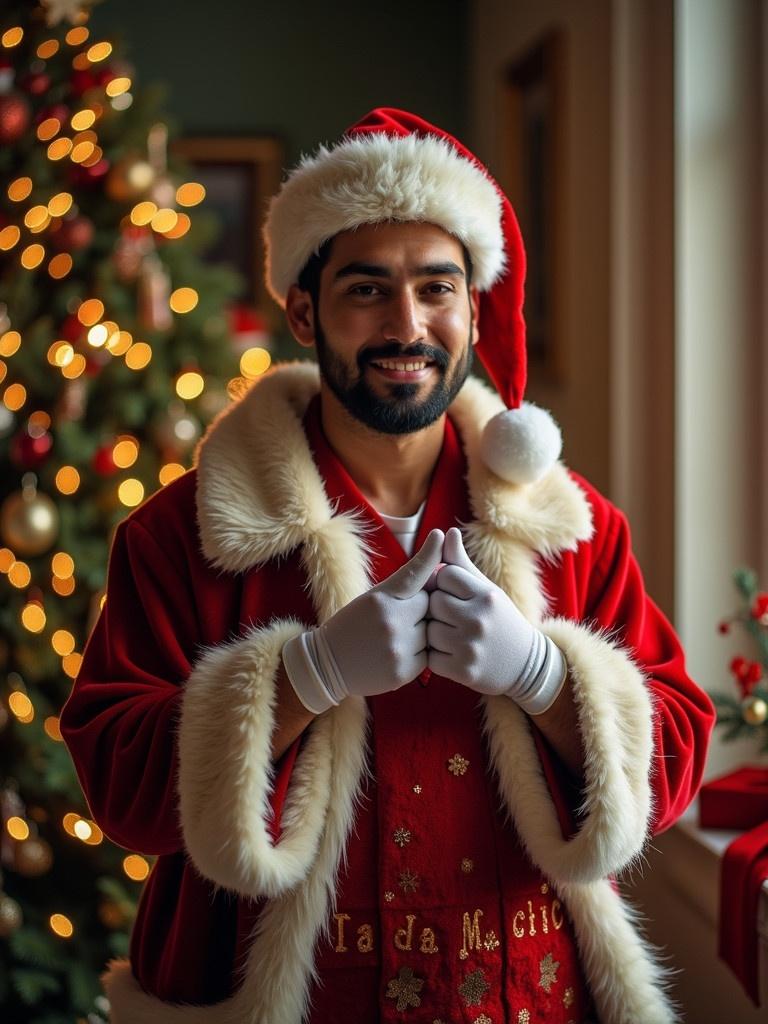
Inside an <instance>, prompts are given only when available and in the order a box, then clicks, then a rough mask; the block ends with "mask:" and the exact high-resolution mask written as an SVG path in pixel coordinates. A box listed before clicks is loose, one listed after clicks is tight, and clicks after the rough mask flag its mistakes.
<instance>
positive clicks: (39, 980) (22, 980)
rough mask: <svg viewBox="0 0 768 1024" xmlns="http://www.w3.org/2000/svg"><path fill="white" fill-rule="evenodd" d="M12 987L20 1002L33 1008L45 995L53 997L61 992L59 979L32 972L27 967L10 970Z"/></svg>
mask: <svg viewBox="0 0 768 1024" xmlns="http://www.w3.org/2000/svg"><path fill="white" fill-rule="evenodd" d="M11 981H12V983H13V987H14V988H15V989H16V992H17V993H18V995H19V998H20V999H21V1000H22V1002H24V1003H26V1004H27V1006H34V1005H35V1003H39V1002H40V1000H41V999H42V998H43V997H44V996H47V995H55V994H57V993H58V992H60V991H61V979H60V978H57V977H56V976H55V975H53V974H48V973H47V972H45V971H34V970H32V969H31V968H28V967H14V968H12V969H11Z"/></svg>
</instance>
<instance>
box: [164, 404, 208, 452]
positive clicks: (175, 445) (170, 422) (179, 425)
mask: <svg viewBox="0 0 768 1024" xmlns="http://www.w3.org/2000/svg"><path fill="white" fill-rule="evenodd" d="M201 429H202V427H201V425H200V421H199V420H198V419H196V418H195V417H194V416H191V415H190V414H189V412H188V411H187V407H186V406H185V405H184V403H183V402H171V404H170V406H169V407H168V412H167V414H166V415H164V416H163V417H161V418H159V419H157V420H156V421H155V424H154V427H153V430H152V433H153V436H154V438H155V440H156V441H157V443H158V444H159V445H160V447H161V448H162V450H163V457H164V458H167V459H173V458H174V457H175V456H177V455H180V454H183V453H184V452H187V451H189V450H190V449H191V448H192V446H193V445H194V443H195V442H196V441H197V439H198V438H199V436H200V431H201Z"/></svg>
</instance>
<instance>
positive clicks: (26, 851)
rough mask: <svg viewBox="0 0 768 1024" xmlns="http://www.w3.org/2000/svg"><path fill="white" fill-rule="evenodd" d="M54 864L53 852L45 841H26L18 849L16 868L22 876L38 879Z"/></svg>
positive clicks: (31, 839)
mask: <svg viewBox="0 0 768 1024" xmlns="http://www.w3.org/2000/svg"><path fill="white" fill-rule="evenodd" d="M51 864H53V851H52V850H51V847H50V845H49V844H48V843H46V841H45V840H44V839H36V838H30V839H25V840H24V842H23V843H19V845H18V846H17V847H16V857H15V867H16V870H17V871H18V873H19V874H20V875H25V876H26V877H27V878H36V877H37V876H38V875H44V874H45V872H46V871H48V870H49V868H50V866H51Z"/></svg>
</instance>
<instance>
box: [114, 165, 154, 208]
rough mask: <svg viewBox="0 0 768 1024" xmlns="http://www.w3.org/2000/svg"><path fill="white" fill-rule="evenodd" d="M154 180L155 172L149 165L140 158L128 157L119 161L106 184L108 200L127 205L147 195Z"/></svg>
mask: <svg viewBox="0 0 768 1024" xmlns="http://www.w3.org/2000/svg"><path fill="white" fill-rule="evenodd" d="M154 180H155V171H154V168H153V167H152V165H151V164H150V163H148V162H147V161H146V160H142V159H141V157H136V156H129V157H125V159H123V160H119V161H118V162H117V163H116V164H115V165H114V167H113V168H112V170H111V171H110V172H109V176H108V178H107V182H106V190H107V194H108V195H109V197H110V199H114V200H115V202H118V203H129V202H131V200H133V199H139V198H141V196H143V195H145V194H146V193H147V190H148V189H149V188H150V187H151V185H152V183H153V181H154Z"/></svg>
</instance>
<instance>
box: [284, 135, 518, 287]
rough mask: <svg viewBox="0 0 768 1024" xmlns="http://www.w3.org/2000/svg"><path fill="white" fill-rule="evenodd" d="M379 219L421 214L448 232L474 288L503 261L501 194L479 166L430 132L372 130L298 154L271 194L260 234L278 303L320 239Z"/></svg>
mask: <svg viewBox="0 0 768 1024" xmlns="http://www.w3.org/2000/svg"><path fill="white" fill-rule="evenodd" d="M384 221H402V222H408V221H423V222H426V223H430V224H436V225H437V226H438V227H441V228H443V229H444V230H445V231H447V232H448V233H449V234H451V235H454V236H455V237H456V238H458V239H459V241H460V242H462V243H463V244H464V245H465V246H466V247H467V250H468V251H469V254H470V257H471V259H472V268H473V277H472V280H473V284H474V285H475V286H476V287H477V288H478V289H479V290H480V291H487V290H488V289H489V288H490V287H491V286H492V285H493V284H494V282H495V281H496V280H498V278H499V277H500V275H501V272H502V271H503V269H504V265H505V248H504V235H503V232H502V227H501V197H500V196H499V193H498V192H497V190H496V187H495V186H494V184H493V182H492V181H491V180H490V179H489V178H488V176H487V175H486V174H484V173H483V171H482V170H481V169H480V167H478V166H477V165H476V164H474V163H472V162H471V161H470V160H468V159H466V158H465V157H463V156H462V155H461V154H460V153H458V152H457V151H456V150H455V149H454V147H453V146H452V145H451V144H450V143H449V142H447V141H446V140H444V139H440V138H438V137H437V136H435V135H423V136H417V135H406V136H397V135H388V134H386V133H384V132H371V133H370V134H368V135H363V136H358V137H356V138H349V139H345V140H344V141H343V142H341V143H339V145H338V146H335V147H334V148H332V149H327V148H326V147H325V146H322V147H321V148H320V149H319V150H318V153H317V155H316V156H313V157H305V158H304V159H303V160H302V161H301V163H300V164H299V166H298V167H297V168H296V169H295V170H294V171H293V172H292V173H291V175H290V176H289V177H288V179H287V181H285V182H284V184H283V186H282V188H281V190H280V192H279V193H278V194H277V195H276V196H275V197H274V198H273V199H272V201H271V203H270V206H269V212H268V214H267V219H266V223H265V225H264V240H265V243H266V249H267V283H268V286H269V290H270V292H271V293H272V295H273V297H274V298H275V299H276V300H277V302H279V303H280V305H285V297H286V295H287V293H288V289H289V288H290V286H291V285H292V284H295V283H296V281H297V280H298V276H299V273H300V272H301V270H302V268H303V267H304V265H305V264H306V262H307V260H309V258H310V256H312V254H313V253H316V252H317V251H318V249H319V248H320V246H321V245H322V244H323V242H326V241H327V240H328V239H329V238H333V236H334V235H337V234H338V233H339V232H340V231H348V230H350V229H352V228H356V227H359V226H360V225H361V224H379V223H382V222H384Z"/></svg>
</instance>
